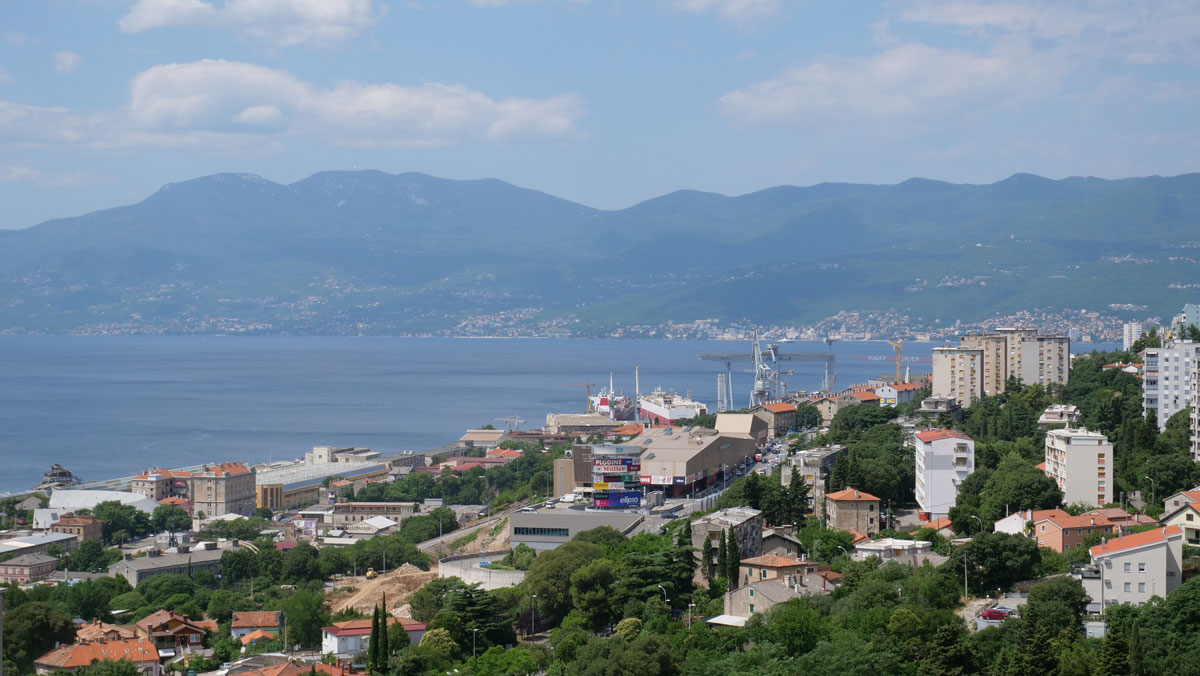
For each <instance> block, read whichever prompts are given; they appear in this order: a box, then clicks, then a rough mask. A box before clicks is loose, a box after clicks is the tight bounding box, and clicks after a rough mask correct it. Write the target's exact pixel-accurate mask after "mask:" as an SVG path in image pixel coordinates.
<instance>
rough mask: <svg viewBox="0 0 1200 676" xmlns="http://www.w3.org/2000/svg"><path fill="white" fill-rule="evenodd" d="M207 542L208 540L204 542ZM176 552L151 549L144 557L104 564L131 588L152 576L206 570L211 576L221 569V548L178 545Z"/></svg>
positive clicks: (189, 573) (111, 573)
mask: <svg viewBox="0 0 1200 676" xmlns="http://www.w3.org/2000/svg"><path fill="white" fill-rule="evenodd" d="M205 544H211V543H205ZM179 549H180V551H177V552H169V553H160V552H159V551H158V550H156V549H155V550H151V551H150V553H149V555H148V556H142V557H138V558H130V559H122V560H120V561H117V562H116V563H114V564H112V565H111V566H109V567H108V574H109V575H111V576H114V577H115V576H117V575H120V576H121V577H124V578H125V579H126V580H128V581H129V585H130V586H131V587H136V586H137V585H138V583H139V582H141V581H142V580H145V579H146V578H150V577H154V576H155V575H164V574H168V573H170V574H174V575H188V576H190V575H193V574H195V573H197V572H199V571H202V570H206V571H208V572H210V573H212V574H213V575H217V574H219V573H220V572H221V554H222V552H223V551H224V550H221V549H217V548H216V547H212V548H205V549H189V548H188V547H180V548H179Z"/></svg>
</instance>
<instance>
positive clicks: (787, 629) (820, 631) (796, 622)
mask: <svg viewBox="0 0 1200 676" xmlns="http://www.w3.org/2000/svg"><path fill="white" fill-rule="evenodd" d="M765 627H766V630H767V631H766V635H767V636H769V637H770V639H771V640H772V641H774V642H775V643H778V644H779V645H781V646H783V648H784V650H785V651H786V652H787V654H788V655H789V656H791V657H799V656H800V655H803V654H805V653H807V652H809V651H810V650H812V649H813V648H815V647H817V643H818V642H819V641H821V640H822V639H824V638H825V637H826V636H827V635H828V633H829V629H828V627H827V626H826V623H825V620H824V619H823V618H822V617H821V612H820V611H819V610H817V609H816V608H814V607H812V606H811V605H810V604H809V603H808V600H807V599H803V598H800V599H792V600H790V601H787V602H786V603H781V604H779V605H777V606H775V607H774V608H771V610H770V612H769V613H768V616H767V620H766V623H765ZM752 634H753V631H752Z"/></svg>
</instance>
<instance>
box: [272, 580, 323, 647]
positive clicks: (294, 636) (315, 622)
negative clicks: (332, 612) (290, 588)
mask: <svg viewBox="0 0 1200 676" xmlns="http://www.w3.org/2000/svg"><path fill="white" fill-rule="evenodd" d="M281 609H282V610H283V613H284V615H286V616H287V624H288V632H289V640H290V641H291V642H293V643H299V644H300V645H302V646H304V647H306V648H314V647H318V646H320V645H321V627H323V626H325V623H326V622H328V621H329V612H328V611H327V610H326V609H325V597H324V595H323V594H321V593H318V592H313V591H309V590H307V589H300V590H297V591H296V593H295V594H292V595H291V596H290V597H288V598H287V599H286V600H285V601H284V602H283V603H282V604H281Z"/></svg>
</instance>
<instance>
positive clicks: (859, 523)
mask: <svg viewBox="0 0 1200 676" xmlns="http://www.w3.org/2000/svg"><path fill="white" fill-rule="evenodd" d="M879 503H880V500H879V498H877V497H875V496H874V495H871V494H870V493H867V492H865V491H859V490H855V489H853V488H847V489H845V490H840V491H836V492H834V493H826V494H825V518H826V519H827V521H826V525H828V526H829V527H830V528H832V529H834V530H845V531H858V532H860V533H866V534H867V535H871V534H873V533H878V532H879V531H880V522H879Z"/></svg>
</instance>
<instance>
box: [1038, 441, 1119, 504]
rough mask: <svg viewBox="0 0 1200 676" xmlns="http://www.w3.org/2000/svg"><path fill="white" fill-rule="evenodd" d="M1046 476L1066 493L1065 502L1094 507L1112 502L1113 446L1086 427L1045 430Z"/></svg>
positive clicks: (1044, 469) (1064, 495)
mask: <svg viewBox="0 0 1200 676" xmlns="http://www.w3.org/2000/svg"><path fill="white" fill-rule="evenodd" d="M1043 471H1044V472H1045V473H1046V476H1049V477H1050V478H1051V479H1054V482H1055V483H1057V484H1058V487H1059V488H1060V489H1062V492H1063V504H1065V505H1072V504H1076V503H1078V504H1081V505H1089V506H1092V507H1099V506H1101V505H1105V504H1108V503H1110V502H1113V482H1114V478H1113V447H1112V444H1110V443H1108V438H1107V437H1105V436H1104V435H1103V434H1100V433H1099V432H1089V431H1088V430H1087V429H1086V428H1079V429H1061V430H1050V431H1049V432H1047V433H1046V461H1045V463H1043Z"/></svg>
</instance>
